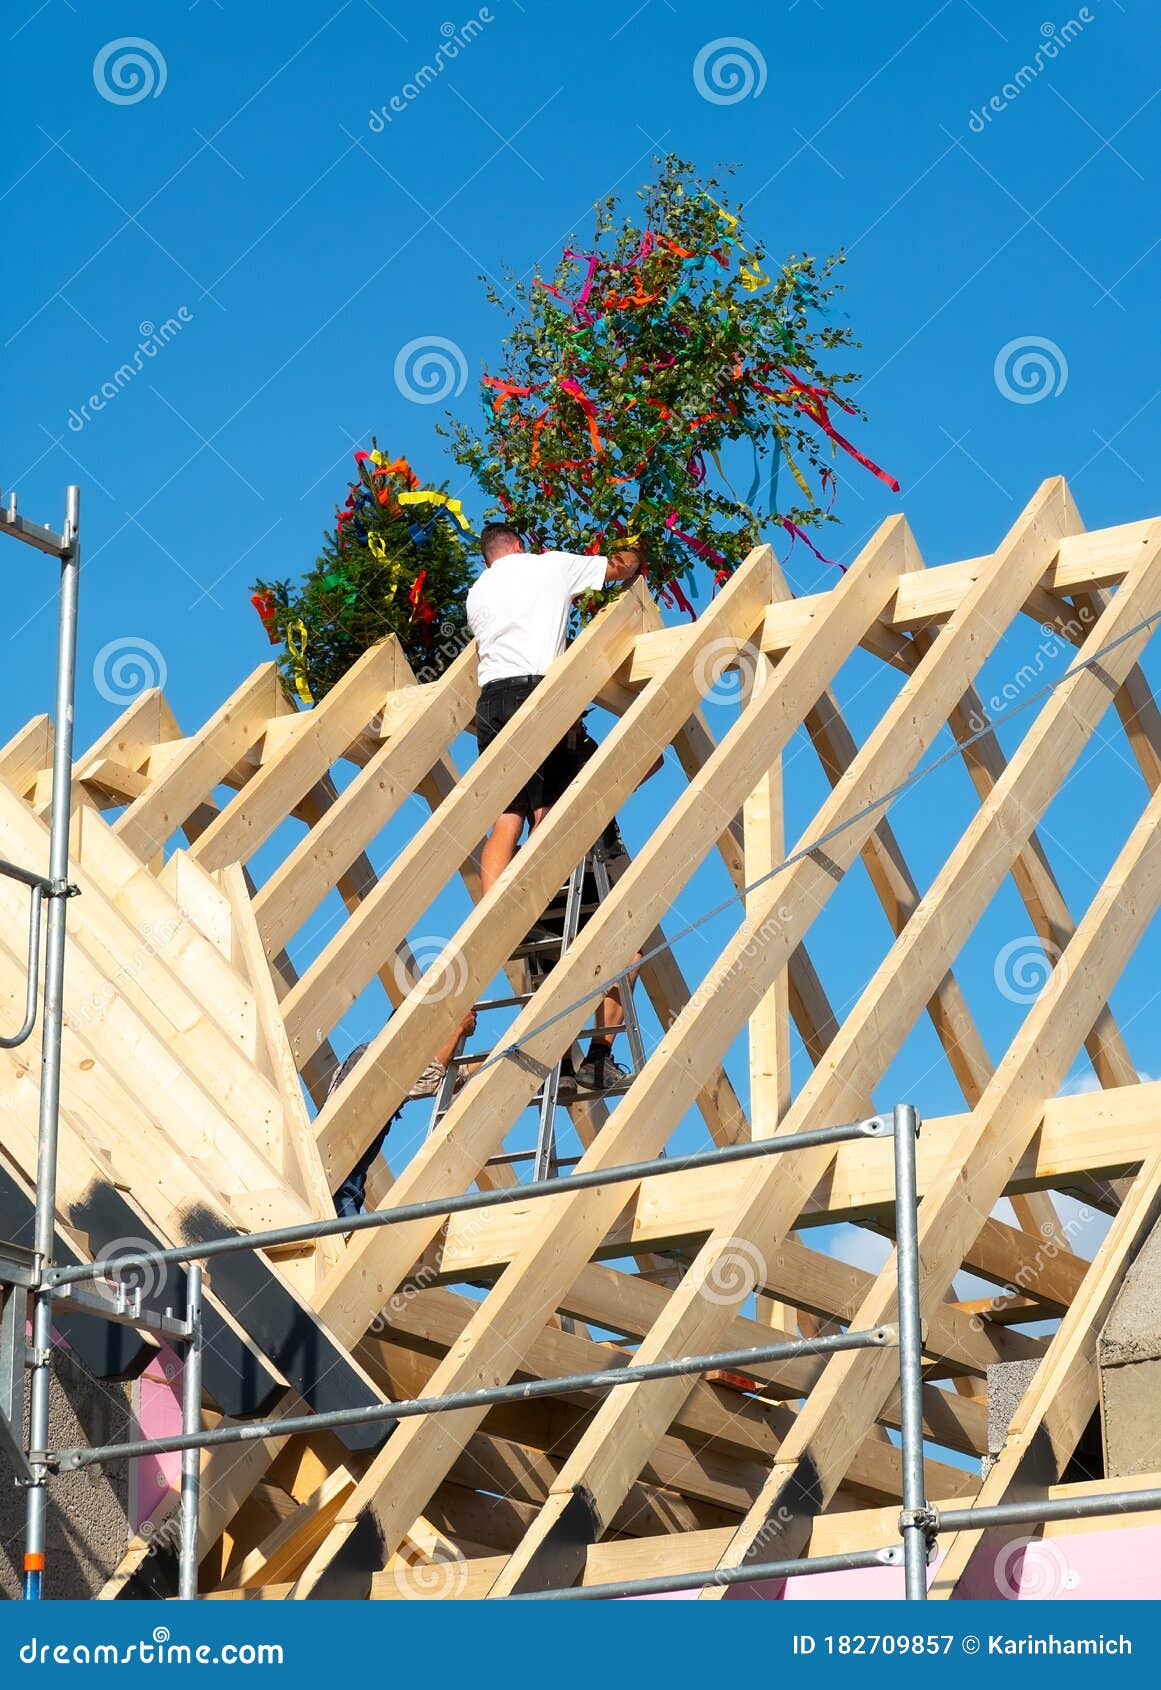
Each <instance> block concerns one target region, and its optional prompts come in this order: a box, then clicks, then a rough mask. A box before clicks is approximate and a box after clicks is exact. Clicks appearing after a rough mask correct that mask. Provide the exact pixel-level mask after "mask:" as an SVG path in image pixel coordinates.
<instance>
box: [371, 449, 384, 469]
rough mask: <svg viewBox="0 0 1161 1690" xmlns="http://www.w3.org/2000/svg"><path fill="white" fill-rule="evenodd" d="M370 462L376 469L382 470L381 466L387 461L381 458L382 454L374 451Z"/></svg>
mask: <svg viewBox="0 0 1161 1690" xmlns="http://www.w3.org/2000/svg"><path fill="white" fill-rule="evenodd" d="M371 462H372V463H373V464H374V465H375V468H376V469H382V468H383V465H384V464H385V463H386V462H387V459H386V458H385V457H384V456H383V454H382V452H379V451H374V452H372V453H371Z"/></svg>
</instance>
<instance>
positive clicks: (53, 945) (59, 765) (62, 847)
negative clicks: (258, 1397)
mask: <svg viewBox="0 0 1161 1690" xmlns="http://www.w3.org/2000/svg"><path fill="white" fill-rule="evenodd" d="M80 505H81V494H80V488H79V487H76V486H71V487H69V489H68V492H67V495H66V503H65V524H64V532H63V534H62V535H60V536H59V537H58V536H57V535H55V534H53V533H52V532H51V530H49V529H38V528H36V527H35V525H33V524H30V523H28V522H26V521H25V520H24V518H22V517H20V516H18V515H17V513H16V500H15V495H13V497H12V502H11V505H10V507H9V510H8V511H6V512H5V513H4V515H3V519H2V521H0V528H2V529H3V530H5V531H7V532H8V533H10V534H12V535H13V536H14V537H15V538H16V539H19V540H23V541H24V542H25V543H27V544H29V545H32V546H35V547H36V548H37V549H38V550H39V551H43V552H48V553H55V555H56V556H57V557H58V558H59V560H60V617H59V625H58V632H57V670H56V718H55V739H54V744H53V756H52V810H51V818H50V835H49V866H48V882H47V886H46V887H45V888H44V896H45V897H46V898H47V900H48V922H47V937H46V941H45V961H44V1032H43V1035H42V1039H41V1073H40V1119H39V1126H38V1133H37V1158H36V1221H35V1232H34V1239H33V1283H32V1287H31V1298H32V1344H31V1348H30V1350H29V1354H28V1367H29V1385H28V1425H29V1446H30V1449H32V1450H40V1451H43V1450H44V1448H45V1445H46V1444H47V1441H48V1412H49V1390H50V1387H51V1382H52V1376H51V1352H52V1306H53V1290H52V1286H51V1285H50V1284H49V1283H48V1281H47V1277H46V1276H47V1274H48V1272H49V1270H50V1269H51V1267H52V1254H53V1242H54V1232H55V1216H56V1171H57V1137H58V1129H59V1121H60V1058H61V1028H62V1024H63V1012H64V967H65V915H66V908H65V906H66V903H67V900H68V899H69V897H71V896H72V894H73V892H74V891H75V890H76V888H75V887H73V886H70V884H69V878H68V868H69V820H70V814H71V810H72V772H73V718H74V714H75V705H76V669H77V602H78V590H79V584H80V567H81V547H80V538H79V533H80ZM32 897H33V900H34V903H33V916H32V921H33V923H34V924H35V923H36V922H37V921H38V920H39V913H38V910H37V904H36V899H37V890H36V886H35V885H33V887H32ZM37 937H39V935H37ZM30 947H31V936H30ZM30 961H34V959H33V958H31V957H30ZM29 1008H30V1010H34V1008H35V998H34V997H33V996H32V994H31V993H30V997H29ZM31 1030H32V1028H31V1022H30V1021H29V1019H28V1017H27V1016H26V1033H27V1032H31ZM22 1031H23V1030H22ZM30 1468H31V1472H30V1475H29V1476H28V1478H27V1479H26V1481H25V1483H26V1488H27V1498H26V1518H25V1544H24V1597H25V1600H26V1601H37V1600H39V1598H40V1596H41V1588H42V1581H43V1575H44V1556H45V1523H46V1518H47V1503H48V1498H47V1492H46V1489H45V1486H46V1482H47V1478H48V1472H49V1469H48V1467H47V1465H46V1464H45V1463H44V1462H43V1461H32V1462H31V1463H30Z"/></svg>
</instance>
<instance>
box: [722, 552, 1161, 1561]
mask: <svg viewBox="0 0 1161 1690" xmlns="http://www.w3.org/2000/svg"><path fill="white" fill-rule="evenodd" d="M1159 550H1161V548H1159ZM1155 555H1157V554H1156V553H1155ZM1135 584H1136V585H1137V586H1140V584H1141V577H1140V576H1137V577H1136V582H1135ZM1122 598H1124V600H1125V601H1126V602H1125V603H1124V604H1122ZM1134 598H1135V595H1134V594H1133V593H1132V592H1131V591H1127V592H1126V593H1125V594H1123V595H1118V597H1117V599H1116V600H1115V601H1114V605H1113V607H1111V609H1110V612H1109V613H1107V614H1108V615H1110V616H1111V615H1112V612H1113V611H1114V610H1115V609H1117V608H1118V607H1120V608H1121V610H1122V611H1123V616H1122V618H1121V620H1122V622H1127V621H1129V620H1131V619H1132V618H1133V617H1134V616H1136V615H1140V614H1143V613H1144V612H1145V611H1146V610H1147V606H1148V603H1149V598H1148V595H1147V594H1143V595H1142V598H1137V599H1136V601H1135V602H1134ZM1142 599H1143V600H1144V603H1142ZM1110 632H1111V630H1110V629H1109V628H1108V627H1107V625H1102V624H1098V627H1097V629H1096V630H1095V631H1094V633H1093V634H1092V635H1091V636H1090V639H1091V640H1093V641H1106V642H1107V640H1108V638H1109V635H1110ZM1087 644H1088V642H1086V646H1087ZM1134 648H1135V642H1133V641H1130V642H1128V643H1127V644H1126V645H1125V646H1123V647H1122V648H1121V651H1120V652H1118V653H1114V654H1112V655H1111V656H1110V659H1109V662H1110V664H1116V665H1117V668H1118V669H1119V668H1120V667H1121V664H1123V663H1125V662H1126V661H1132V660H1134V659H1135V657H1136V655H1137V649H1139V648H1136V649H1134ZM1118 659H1120V662H1119V663H1118V662H1117V660H1118ZM1103 686H1104V683H1103V681H1102V680H1100V679H1097V678H1096V677H1093V676H1091V675H1090V674H1089V673H1088V672H1087V671H1085V672H1083V673H1078V674H1077V678H1076V679H1075V680H1074V681H1073V682H1072V683H1071V684H1070V686H1069V687H1068V688H1067V689H1062V691H1063V694H1064V696H1063V700H1062V698H1061V694H1060V693H1058V694H1056V695H1055V696H1054V698H1053V699H1052V700H1051V701H1050V703H1049V705H1048V706H1046V707H1045V709H1044V710H1043V711H1042V712H1041V714H1040V716H1039V717H1038V718H1037V722H1036V723H1035V724H1034V726H1033V728H1032V729H1031V730H1030V731H1029V734H1028V735H1027V736H1026V738H1025V741H1024V744H1023V745H1022V746H1021V748H1020V752H1019V753H1018V754H1017V757H1016V758H1014V759H1013V762H1012V764H1011V765H1010V768H1009V775H1010V776H1012V775H1014V772H1015V771H1017V770H1018V768H1019V766H1020V764H1021V762H1022V761H1023V759H1024V757H1025V755H1027V756H1029V757H1031V758H1032V759H1033V767H1034V768H1035V767H1036V764H1035V758H1036V755H1037V753H1039V752H1040V751H1041V747H1042V745H1043V743H1044V741H1045V738H1046V736H1047V735H1048V734H1049V733H1051V731H1052V730H1053V729H1054V730H1055V737H1054V738H1048V743H1050V744H1052V746H1053V753H1052V762H1051V764H1049V763H1048V760H1047V758H1044V760H1043V762H1042V764H1041V765H1040V766H1041V767H1043V768H1045V769H1046V770H1047V773H1048V778H1052V777H1055V778H1059V774H1060V772H1061V771H1060V764H1061V763H1065V764H1067V763H1068V761H1069V760H1070V759H1069V751H1070V746H1069V745H1068V744H1067V743H1064V744H1062V743H1061V741H1062V740H1064V739H1065V737H1066V730H1065V728H1064V724H1063V722H1062V721H1061V717H1062V716H1064V715H1065V714H1066V712H1069V711H1074V712H1075V713H1076V715H1075V722H1074V723H1070V724H1069V726H1070V727H1071V728H1072V731H1073V733H1074V734H1075V733H1076V731H1077V727H1078V726H1083V723H1084V705H1085V694H1086V693H1088V692H1090V689H1092V688H1097V687H1099V688H1101V689H1102V690H1103ZM1107 696H1108V695H1107V693H1106V694H1105V698H1106V701H1107ZM1062 704H1063V708H1061V705H1062ZM1054 705H1055V706H1056V708H1055V709H1054V708H1053V706H1054ZM1052 718H1055V720H1054V721H1053V720H1052ZM1037 729H1040V730H1041V732H1039V733H1038V732H1037ZM1004 784H1005V785H1006V787H1007V789H1008V791H1009V792H1010V791H1012V789H1013V782H1012V781H1006V782H1005V783H1004ZM1031 819H1033V818H1031V817H1030V820H1031ZM1159 822H1161V794H1158V795H1157V796H1155V797H1154V798H1153V799H1152V800H1151V802H1150V804H1149V807H1148V809H1147V810H1146V812H1145V814H1144V816H1143V817H1142V819H1141V821H1140V822H1139V823H1138V824H1137V826H1136V827H1135V828H1134V830H1133V832H1132V834H1131V835H1130V837H1129V840H1128V842H1127V844H1126V845H1125V847H1124V849H1123V850H1122V851H1121V853H1120V855H1119V856H1118V858H1117V861H1116V862H1115V863H1114V865H1113V867H1112V869H1111V870H1110V872H1109V875H1108V876H1107V877H1106V879H1105V881H1104V882H1103V884H1102V886H1101V888H1100V890H1099V892H1098V893H1097V896H1096V897H1095V898H1094V900H1093V903H1092V904H1091V906H1090V907H1089V909H1088V911H1087V913H1086V914H1085V916H1084V917H1083V919H1082V920H1081V922H1080V925H1079V926H1078V928H1077V930H1076V933H1075V935H1074V936H1073V938H1072V940H1071V941H1070V943H1069V945H1068V947H1067V949H1066V951H1065V952H1064V955H1063V956H1062V957H1061V960H1060V963H1059V964H1058V966H1057V968H1056V969H1055V970H1054V971H1053V974H1052V977H1051V980H1050V982H1049V985H1048V987H1047V988H1046V990H1045V992H1044V993H1043V994H1042V996H1041V997H1040V998H1038V999H1037V1001H1036V1002H1035V1003H1034V1004H1033V1005H1032V1007H1031V1009H1030V1010H1029V1013H1028V1016H1027V1018H1026V1020H1025V1022H1024V1025H1023V1027H1022V1028H1021V1030H1020V1032H1019V1033H1018V1034H1017V1036H1016V1039H1015V1040H1014V1041H1013V1044H1012V1045H1011V1047H1010V1048H1009V1050H1008V1052H1007V1055H1006V1056H1005V1058H1004V1060H1003V1062H1001V1064H1000V1066H999V1067H998V1068H997V1070H996V1074H995V1076H994V1078H993V1080H992V1082H991V1083H990V1085H989V1086H988V1089H987V1091H986V1092H985V1094H984V1097H983V1098H982V1099H981V1100H980V1103H979V1105H978V1106H977V1108H976V1110H975V1111H973V1114H972V1118H971V1125H970V1127H969V1129H968V1130H967V1131H965V1133H964V1134H963V1136H962V1138H961V1139H960V1141H959V1142H958V1143H957V1145H956V1146H955V1150H954V1153H953V1156H952V1158H951V1159H950V1160H949V1162H948V1165H947V1166H946V1168H945V1169H944V1170H943V1172H942V1174H941V1175H940V1176H939V1177H938V1179H937V1181H936V1184H935V1185H934V1186H933V1187H932V1188H931V1190H930V1191H929V1192H928V1194H927V1196H926V1197H925V1198H924V1200H923V1202H922V1204H921V1206H920V1214H919V1221H920V1225H919V1249H920V1277H921V1287H922V1299H923V1306H924V1311H925V1313H926V1312H928V1311H930V1310H931V1309H932V1308H933V1307H934V1306H935V1304H936V1303H937V1302H938V1301H941V1300H942V1298H943V1296H944V1294H945V1291H946V1288H947V1286H948V1284H949V1283H950V1280H951V1278H952V1275H953V1274H954V1273H955V1272H956V1270H957V1268H958V1266H959V1263H960V1261H961V1260H962V1257H963V1251H964V1248H965V1247H966V1245H967V1243H968V1242H970V1240H971V1239H972V1238H973V1237H974V1236H975V1235H976V1234H977V1233H978V1232H979V1230H980V1227H981V1226H982V1225H983V1223H984V1221H985V1220H986V1218H987V1217H988V1215H989V1213H990V1211H991V1209H992V1208H993V1206H994V1204H995V1202H996V1200H997V1198H998V1196H999V1193H1000V1191H1001V1190H1002V1189H1003V1186H1004V1183H1005V1181H1006V1178H1007V1176H1008V1174H1009V1172H1010V1170H1011V1168H1012V1167H1013V1166H1014V1165H1015V1163H1016V1161H1017V1159H1018V1158H1019V1156H1020V1154H1021V1151H1022V1150H1023V1149H1024V1147H1025V1146H1026V1145H1027V1143H1028V1142H1029V1140H1030V1138H1031V1136H1032V1134H1033V1132H1034V1131H1035V1129H1036V1122H1037V1116H1038V1112H1039V1108H1040V1101H1039V1100H1040V1099H1041V1098H1042V1097H1043V1096H1044V1094H1045V1093H1046V1092H1049V1093H1050V1092H1052V1091H1054V1090H1055V1089H1056V1088H1057V1087H1058V1086H1059V1084H1060V1083H1061V1081H1062V1080H1063V1078H1064V1076H1065V1074H1066V1073H1067V1071H1068V1067H1069V1065H1070V1063H1071V1061H1072V1058H1073V1056H1074V1055H1075V1052H1076V1047H1077V1044H1078V1043H1079V1040H1080V1038H1081V1037H1082V1036H1083V1035H1082V1032H1081V1029H1082V1028H1083V1027H1085V1026H1089V1025H1091V1021H1092V1018H1093V1016H1094V1015H1095V1009H1096V1006H1097V1005H1098V1004H1099V1003H1101V1002H1103V1001H1104V999H1105V998H1107V996H1108V993H1109V991H1110V990H1111V989H1112V986H1113V985H1114V983H1115V981H1116V979H1117V978H1118V976H1119V974H1120V971H1121V969H1122V968H1123V966H1124V964H1125V962H1126V960H1127V958H1128V956H1129V954H1130V953H1131V950H1132V947H1133V945H1134V943H1135V942H1136V941H1137V939H1138V938H1139V937H1140V935H1141V934H1142V932H1143V931H1144V929H1145V927H1146V926H1147V925H1148V922H1149V921H1150V920H1151V918H1152V916H1153V915H1154V913H1155V911H1156V909H1157V906H1158V903H1161V840H1159V839H1158V834H1157V828H1158V823H1159ZM946 878H947V877H946V875H944V876H941V877H940V879H941V880H946ZM1086 1017H1087V1019H1086ZM895 1301H896V1282H895V1266H894V1261H893V1260H892V1262H890V1263H889V1264H888V1265H887V1267H886V1268H885V1269H884V1270H883V1272H882V1273H881V1274H880V1275H879V1278H878V1280H877V1281H876V1284H875V1287H874V1289H873V1290H872V1292H871V1294H870V1295H869V1296H868V1298H867V1299H866V1301H865V1302H864V1304H863V1305H862V1307H861V1309H860V1310H859V1313H858V1316H857V1317H856V1318H857V1320H858V1322H859V1324H862V1322H863V1321H864V1320H870V1321H875V1320H877V1319H879V1318H883V1317H882V1316H881V1315H880V1314H879V1313H878V1312H877V1311H881V1310H883V1309H893V1308H894V1307H895ZM887 1318H890V1316H888V1317H887ZM845 1359H846V1358H844V1357H835V1358H833V1359H832V1361H831V1362H830V1363H829V1364H828V1366H827V1370H826V1374H824V1378H823V1383H822V1384H821V1385H820V1386H817V1387H816V1388H815V1390H814V1391H813V1392H812V1393H811V1397H810V1400H809V1402H808V1404H807V1406H806V1408H805V1409H804V1411H803V1414H802V1415H801V1416H800V1417H799V1420H798V1422H797V1424H796V1426H795V1430H794V1432H793V1434H792V1435H791V1437H790V1438H789V1439H788V1440H787V1442H786V1444H785V1445H784V1447H783V1449H782V1451H781V1452H780V1456H779V1460H778V1463H777V1465H776V1467H775V1469H774V1471H773V1473H772V1474H771V1477H770V1480H769V1481H768V1483H767V1485H766V1486H765V1487H764V1488H763V1494H762V1497H761V1498H760V1500H759V1503H758V1504H757V1505H756V1506H755V1508H754V1510H753V1511H752V1512H751V1515H750V1516H749V1517H748V1519H747V1521H746V1524H745V1526H744V1527H743V1528H742V1530H740V1531H739V1533H738V1534H737V1536H736V1538H735V1540H734V1543H733V1544H732V1545H731V1548H730V1551H729V1553H728V1556H727V1557H725V1558H724V1564H727V1565H741V1564H742V1563H743V1562H744V1560H745V1559H746V1556H747V1554H748V1553H750V1550H751V1546H752V1545H753V1544H754V1543H755V1542H756V1541H757V1538H758V1534H759V1533H764V1534H765V1540H764V1545H763V1551H762V1552H763V1554H765V1553H768V1552H773V1553H777V1554H779V1555H781V1554H783V1553H786V1554H789V1555H793V1554H796V1553H797V1546H798V1545H799V1544H800V1543H801V1542H802V1540H803V1524H802V1523H801V1522H802V1521H803V1520H804V1519H805V1518H807V1517H808V1516H809V1515H810V1514H812V1513H814V1512H817V1511H818V1509H819V1508H821V1507H823V1506H825V1503H826V1500H827V1497H828V1496H829V1494H830V1493H831V1491H832V1489H833V1487H834V1485H835V1484H837V1483H838V1482H839V1480H840V1479H841V1476H842V1475H841V1470H842V1466H843V1462H844V1460H845V1457H846V1453H847V1452H848V1451H852V1450H853V1449H855V1448H857V1447H858V1444H859V1442H860V1441H861V1440H860V1436H859V1429H860V1427H861V1426H862V1424H863V1422H864V1416H865V1415H866V1414H868V1413H869V1414H872V1415H873V1413H874V1405H875V1403H876V1401H877V1400H878V1398H879V1394H880V1391H886V1390H887V1389H889V1388H890V1377H889V1375H888V1374H887V1372H885V1371H884V1370H882V1369H880V1368H876V1367H875V1366H874V1365H873V1364H872V1365H870V1366H859V1367H856V1368H848V1367H846V1366H845V1365H842V1363H844V1362H845ZM859 1359H860V1361H862V1360H863V1359H864V1358H863V1357H860V1358H859ZM836 1404H837V1405H838V1406H837V1408H836ZM807 1474H809V1484H808V1485H807V1484H806V1475H807ZM788 1507H789V1508H793V1509H794V1510H796V1511H797V1516H798V1517H797V1518H796V1519H795V1520H794V1522H793V1523H791V1524H786V1523H785V1519H786V1517H785V1516H780V1515H778V1514H777V1510H779V1509H786V1508H788ZM772 1543H773V1544H774V1545H776V1546H777V1547H776V1549H774V1550H773V1551H772V1550H771V1544H772ZM790 1545H794V1546H795V1547H789V1546H790Z"/></svg>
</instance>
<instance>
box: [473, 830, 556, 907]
mask: <svg viewBox="0 0 1161 1690" xmlns="http://www.w3.org/2000/svg"><path fill="white" fill-rule="evenodd" d="M543 813H544V812H543V811H541V812H540V815H543ZM524 821H525V818H524V814H523V812H521V811H515V810H505V811H504V814H503V815H502V816H501V817H500V819H499V821H498V822H497V823H496V824H495V826H494V827H493V828H492V831H491V833H489V835H488V837H487V839H485V841H484V849H483V850H482V851H481V852H480V883H481V885H482V886H483V888H484V891H485V892H490V891H491V889H492V887H493V886H494V885H495V884H496V881H497V880H499V878H500V876H501V875H502V874H503V872H504V870H505V869H506V868H507V867H508V864H509V863H510V862H511V861H512V858H513V857H514V856H515V855H516V847H517V846H518V845H519V843H520V835H521V834H522V833H523V832H524ZM533 825H535V823H534V824H533Z"/></svg>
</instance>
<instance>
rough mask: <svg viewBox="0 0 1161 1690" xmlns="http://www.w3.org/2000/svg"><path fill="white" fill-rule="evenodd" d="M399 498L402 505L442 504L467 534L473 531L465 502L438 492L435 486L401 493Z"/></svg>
mask: <svg viewBox="0 0 1161 1690" xmlns="http://www.w3.org/2000/svg"><path fill="white" fill-rule="evenodd" d="M398 498H399V503H400V504H401V505H442V506H443V508H444V510H445V511H447V513H448V515H449V516H450V517H453V518H454V519H455V521H456V522H458V523H459V525H460V527H461V528H462V529H463V530H464V532H465V533H466V534H470V533H471V528H472V525H471V523H470V522H469V521H468V519H467V517H466V516H465V515H464V507H463V502H462V500H460V499H453V498H451V497H450V496H449V495H448V494H447V493H438V492H436V490H435V489H434V488H429V489H428V490H427V491H425V492H422V493H400V494H399V495H398Z"/></svg>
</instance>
